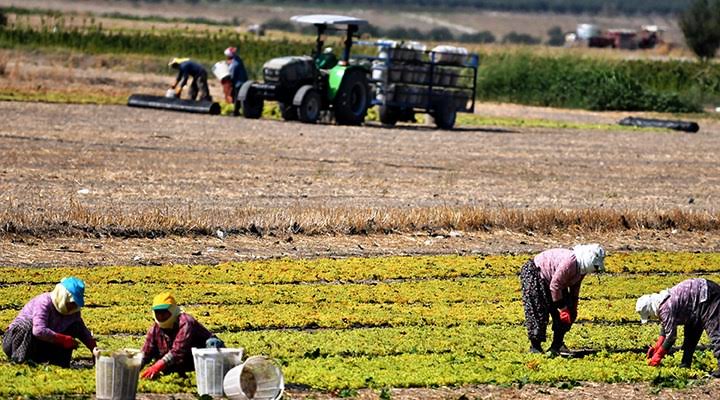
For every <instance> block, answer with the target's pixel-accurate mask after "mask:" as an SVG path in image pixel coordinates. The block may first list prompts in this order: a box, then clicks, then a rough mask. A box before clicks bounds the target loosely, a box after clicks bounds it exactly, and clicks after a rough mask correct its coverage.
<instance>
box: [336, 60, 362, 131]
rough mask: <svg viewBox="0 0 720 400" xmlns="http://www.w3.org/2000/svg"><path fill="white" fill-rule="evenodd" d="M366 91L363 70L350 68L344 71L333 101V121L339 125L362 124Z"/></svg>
mask: <svg viewBox="0 0 720 400" xmlns="http://www.w3.org/2000/svg"><path fill="white" fill-rule="evenodd" d="M368 92H369V88H368V83H367V76H365V72H364V71H362V70H359V69H352V70H349V71H347V72H345V76H344V77H343V81H342V84H340V89H339V90H338V92H337V95H335V102H334V103H333V108H334V111H335V121H336V122H337V123H338V124H340V125H360V124H362V123H363V122H364V121H365V115H366V114H367V109H368Z"/></svg>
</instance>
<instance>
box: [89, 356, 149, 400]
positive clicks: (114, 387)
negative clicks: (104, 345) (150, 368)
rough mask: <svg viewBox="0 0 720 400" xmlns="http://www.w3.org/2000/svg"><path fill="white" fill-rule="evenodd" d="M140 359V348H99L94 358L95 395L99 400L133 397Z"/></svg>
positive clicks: (126, 399)
mask: <svg viewBox="0 0 720 400" xmlns="http://www.w3.org/2000/svg"><path fill="white" fill-rule="evenodd" d="M142 359H143V353H142V352H141V351H140V350H135V349H123V350H118V351H114V352H105V351H102V350H101V351H100V354H98V356H97V357H96V359H95V397H96V398H97V399H101V400H132V399H134V398H135V394H136V393H137V384H138V377H139V375H140V366H141V364H142Z"/></svg>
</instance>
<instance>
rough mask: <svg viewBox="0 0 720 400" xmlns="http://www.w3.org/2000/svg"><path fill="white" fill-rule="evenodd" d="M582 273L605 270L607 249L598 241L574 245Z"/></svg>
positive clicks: (576, 258)
mask: <svg viewBox="0 0 720 400" xmlns="http://www.w3.org/2000/svg"><path fill="white" fill-rule="evenodd" d="M573 253H575V260H577V264H578V267H579V268H580V273H581V274H583V275H586V274H589V273H591V272H603V271H605V249H603V247H602V246H600V245H599V244H597V243H593V244H579V245H577V246H575V247H573Z"/></svg>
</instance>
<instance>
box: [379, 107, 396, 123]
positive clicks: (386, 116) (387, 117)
mask: <svg viewBox="0 0 720 400" xmlns="http://www.w3.org/2000/svg"><path fill="white" fill-rule="evenodd" d="M379 114H380V122H381V123H382V124H383V125H387V126H395V124H397V122H398V117H399V115H400V110H399V109H398V108H397V107H391V106H380V111H379Z"/></svg>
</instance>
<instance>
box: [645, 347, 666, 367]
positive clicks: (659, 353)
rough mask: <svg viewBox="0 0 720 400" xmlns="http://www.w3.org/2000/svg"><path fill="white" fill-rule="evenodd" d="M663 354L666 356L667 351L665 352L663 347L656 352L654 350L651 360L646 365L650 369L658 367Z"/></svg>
mask: <svg viewBox="0 0 720 400" xmlns="http://www.w3.org/2000/svg"><path fill="white" fill-rule="evenodd" d="M665 354H667V351H665V348H664V347H662V346H660V347H659V348H658V349H657V350H655V354H653V356H652V358H651V359H650V360H649V361H648V365H649V366H651V367H657V366H658V365H660V362H662V359H663V357H665Z"/></svg>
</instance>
